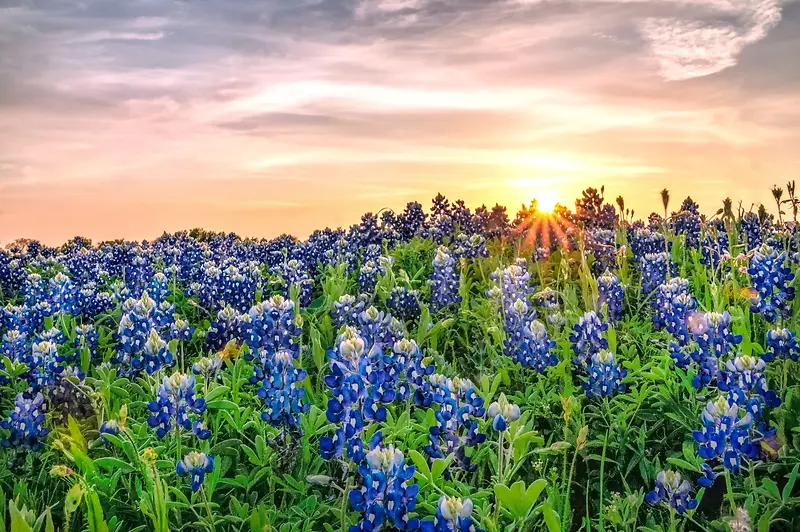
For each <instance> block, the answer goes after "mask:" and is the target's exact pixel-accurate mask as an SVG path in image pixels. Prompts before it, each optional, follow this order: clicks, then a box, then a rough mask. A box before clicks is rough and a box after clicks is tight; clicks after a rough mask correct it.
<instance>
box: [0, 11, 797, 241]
mask: <svg viewBox="0 0 800 532" xmlns="http://www.w3.org/2000/svg"><path fill="white" fill-rule="evenodd" d="M0 5H2V6H4V7H0V242H8V241H9V240H12V239H14V238H16V237H23V236H24V237H32V238H38V239H41V240H43V241H44V242H46V243H49V244H56V243H60V242H63V241H64V240H66V239H67V238H70V237H72V236H75V235H78V234H80V235H85V236H88V237H90V238H92V239H95V240H99V239H110V238H120V237H122V238H129V239H141V238H152V237H155V236H158V235H159V234H160V233H161V232H162V231H164V230H168V231H174V230H178V229H188V228H192V227H196V226H202V227H205V228H207V229H214V230H225V231H236V232H238V233H239V234H241V235H244V236H266V237H270V236H275V235H277V234H279V233H282V232H291V233H294V234H296V235H298V236H301V237H304V236H306V235H307V234H308V233H309V232H310V231H311V230H313V229H315V228H321V227H324V226H332V227H335V226H339V225H344V226H346V225H349V224H351V223H353V222H355V221H357V220H358V218H359V217H360V215H361V213H363V212H365V211H377V210H379V209H381V208H383V207H389V208H396V209H398V208H402V207H403V205H405V203H406V202H407V201H411V200H417V201H420V202H422V203H423V204H424V205H425V206H426V207H428V206H429V205H430V198H432V197H433V196H434V195H435V194H436V192H438V191H441V192H442V193H444V194H445V195H447V196H448V197H449V198H451V199H456V198H463V199H464V200H466V201H467V203H468V204H469V205H471V206H473V207H475V206H479V205H480V204H481V203H486V204H488V205H493V204H494V203H495V202H500V203H503V204H506V205H509V206H510V210H511V211H512V213H511V214H512V215H513V212H514V211H516V209H517V208H519V206H520V204H522V203H523V202H525V203H527V202H528V201H529V200H530V199H531V198H533V197H540V198H542V199H543V202H544V203H546V204H552V203H554V202H555V201H560V202H561V203H562V204H566V205H568V206H570V207H572V205H573V200H574V198H575V197H576V196H577V195H579V193H580V191H581V190H582V189H583V188H586V187H587V186H597V187H599V186H600V185H602V184H605V186H606V194H607V196H609V197H610V199H611V200H612V201H613V198H615V197H616V196H617V195H619V194H621V195H623V196H624V197H625V200H626V203H627V204H628V205H630V206H632V207H633V208H635V210H636V212H637V215H641V216H646V215H647V213H649V212H650V211H652V210H656V209H658V205H659V202H660V199H659V196H658V191H659V190H660V189H661V188H664V187H667V188H669V189H670V190H671V191H672V197H673V201H674V203H675V205H674V206H675V207H677V205H678V204H679V201H680V199H682V198H683V197H685V196H686V195H688V194H691V196H692V197H693V198H694V199H695V200H697V201H698V202H699V203H700V205H701V208H702V209H703V210H704V211H706V212H713V211H714V210H716V208H717V207H718V206H720V205H721V200H722V199H723V198H724V197H725V196H730V197H732V198H734V200H737V201H738V200H743V202H744V204H745V205H746V206H747V207H749V205H750V204H751V203H752V202H764V203H767V202H769V205H770V206H772V205H771V202H772V199H771V195H770V192H769V188H770V187H771V186H772V185H773V184H774V183H778V184H781V185H783V184H785V183H786V181H788V180H790V179H795V178H796V179H800V1H797V0H793V1H781V0H710V1H706V0H685V1H679V0H549V1H547V0H541V1H540V0H504V1H492V0H362V1H359V0H266V1H264V0H193V1H174V0H126V1H119V0H104V1H96V0H84V1H73V0H57V1H56V0H41V1H36V2H33V1H27V0H26V1H19V0H5V1H4V2H2V4H0Z"/></svg>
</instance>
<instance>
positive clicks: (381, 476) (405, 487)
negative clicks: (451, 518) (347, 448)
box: [349, 432, 420, 532]
mask: <svg viewBox="0 0 800 532" xmlns="http://www.w3.org/2000/svg"><path fill="white" fill-rule="evenodd" d="M382 439H383V435H382V434H381V432H376V433H375V435H373V437H372V438H371V439H370V451H369V452H368V453H367V454H366V459H365V460H364V463H363V464H361V465H360V466H359V467H358V472H359V474H360V476H361V478H362V486H361V488H360V489H354V490H351V491H350V493H349V499H350V505H351V506H352V507H353V509H354V510H356V511H357V512H360V513H361V514H362V520H361V522H359V523H358V524H356V525H352V526H351V527H350V532H372V531H377V530H381V529H383V528H388V527H386V526H385V525H389V526H391V527H394V529H396V530H417V529H418V528H419V526H420V522H419V519H417V518H416V517H411V515H410V513H411V512H413V511H414V509H415V508H416V505H417V494H418V493H419V486H418V485H417V484H414V483H412V482H411V481H412V479H413V478H414V471H415V467H414V466H413V465H407V464H406V461H405V457H404V456H403V453H402V452H401V451H400V450H399V449H396V448H395V447H394V446H393V445H384V444H383V443H382Z"/></svg>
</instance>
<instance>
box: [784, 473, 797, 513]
mask: <svg viewBox="0 0 800 532" xmlns="http://www.w3.org/2000/svg"><path fill="white" fill-rule="evenodd" d="M799 469H800V464H797V465H795V466H794V469H792V472H791V473H789V474H788V475H786V478H788V479H789V481H788V482H787V483H786V485H785V486H784V487H783V503H784V504H788V503H789V498H790V497H791V496H792V490H793V489H794V484H795V482H797V477H798V470H799Z"/></svg>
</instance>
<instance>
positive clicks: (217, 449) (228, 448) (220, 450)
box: [209, 438, 242, 458]
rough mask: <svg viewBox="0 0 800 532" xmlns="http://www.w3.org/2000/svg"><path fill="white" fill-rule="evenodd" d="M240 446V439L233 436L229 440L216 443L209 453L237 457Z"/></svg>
mask: <svg viewBox="0 0 800 532" xmlns="http://www.w3.org/2000/svg"><path fill="white" fill-rule="evenodd" d="M241 446H242V440H237V439H235V438H231V439H229V440H225V441H221V442H219V443H218V444H216V445H215V446H214V447H212V448H211V450H210V451H209V454H212V455H213V456H217V455H220V456H230V457H234V458H235V457H237V456H239V448H240V447H241Z"/></svg>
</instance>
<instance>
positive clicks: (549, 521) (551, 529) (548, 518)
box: [542, 504, 561, 532]
mask: <svg viewBox="0 0 800 532" xmlns="http://www.w3.org/2000/svg"><path fill="white" fill-rule="evenodd" d="M542 513H543V514H544V522H545V524H546V525H547V531H548V532H561V517H559V515H558V513H557V512H556V511H555V510H553V509H552V508H551V507H550V504H546V505H545V506H544V509H543V510H542Z"/></svg>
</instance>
